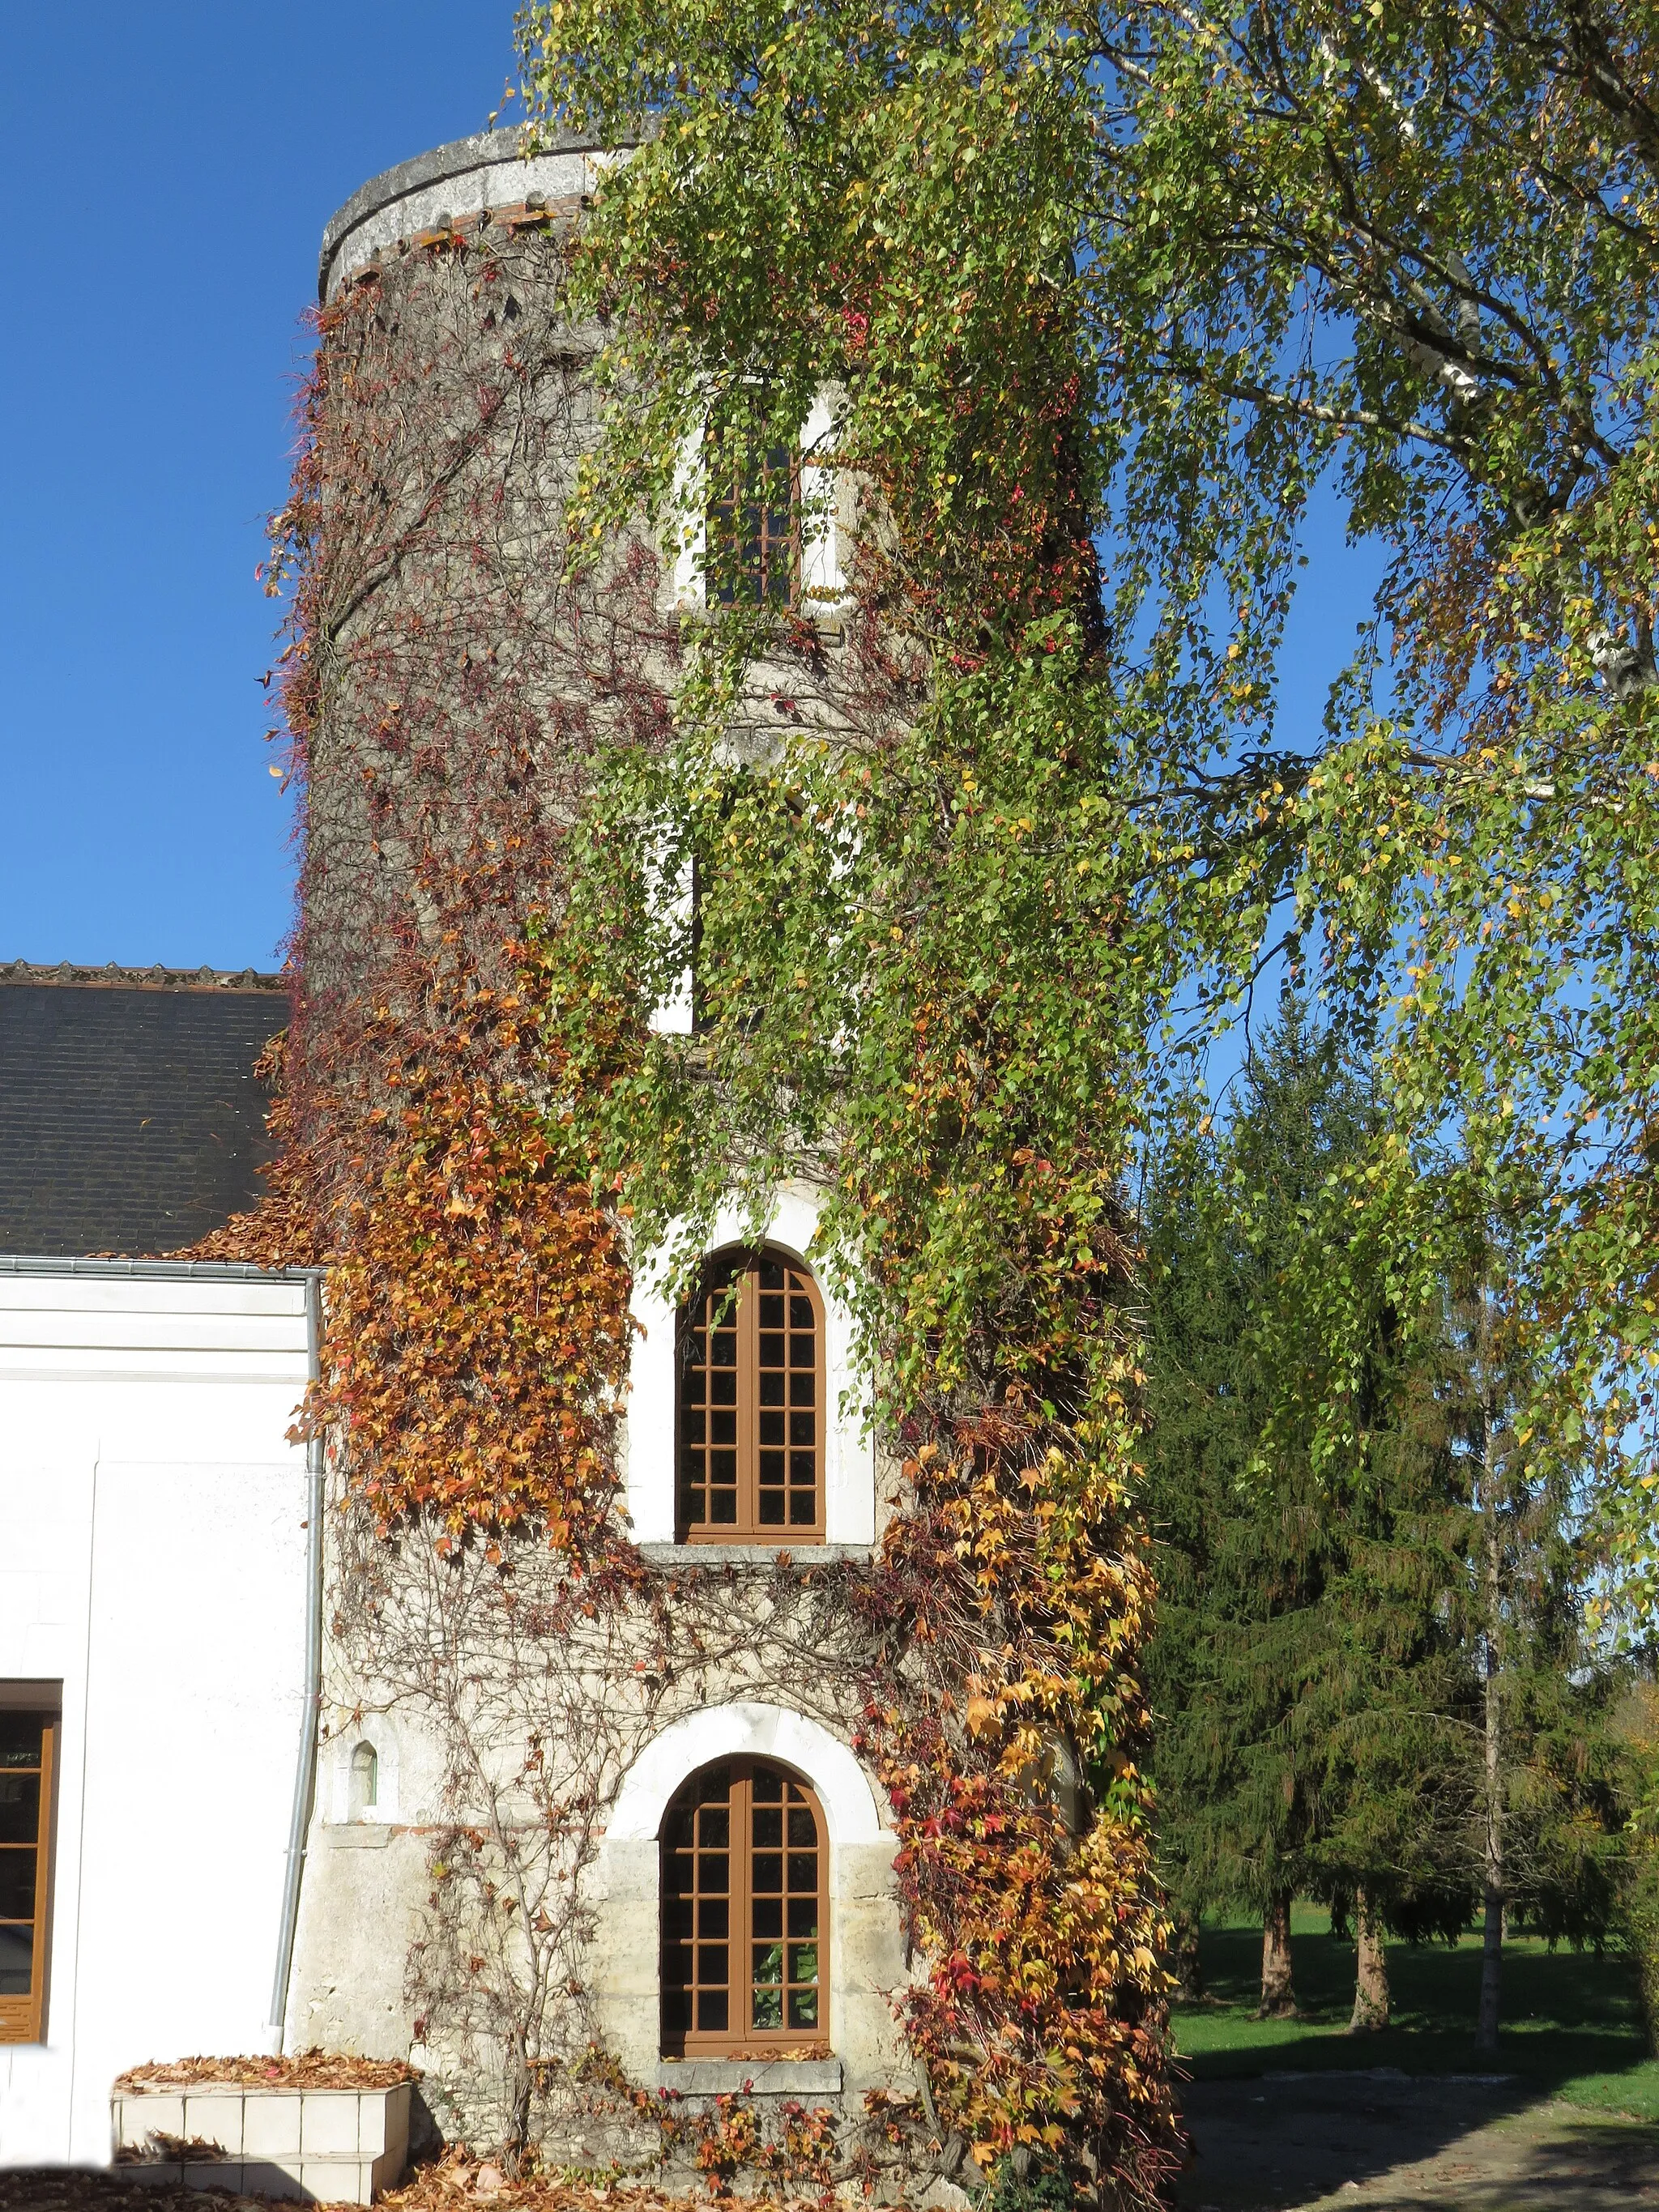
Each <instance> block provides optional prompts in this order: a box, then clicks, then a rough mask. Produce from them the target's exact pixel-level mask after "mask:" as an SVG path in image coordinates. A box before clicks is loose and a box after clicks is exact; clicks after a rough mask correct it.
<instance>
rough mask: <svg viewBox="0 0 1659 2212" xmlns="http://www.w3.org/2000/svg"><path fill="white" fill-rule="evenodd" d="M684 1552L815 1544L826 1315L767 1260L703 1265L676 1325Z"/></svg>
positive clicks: (790, 1269) (798, 1273) (797, 1273)
mask: <svg viewBox="0 0 1659 2212" xmlns="http://www.w3.org/2000/svg"><path fill="white" fill-rule="evenodd" d="M678 1367H679V1390H678V1410H677V1419H678V1430H679V1480H678V1498H677V1504H676V1508H675V1517H676V1521H677V1523H678V1540H679V1541H680V1542H681V1543H683V1544H749V1543H764V1542H766V1541H768V1540H771V1541H778V1540H779V1539H781V1538H786V1537H792V1538H793V1539H794V1541H796V1542H798V1543H799V1542H802V1541H805V1542H808V1543H813V1542H818V1541H822V1538H823V1443H824V1415H825V1407H824V1403H823V1395H824V1389H823V1301H822V1299H821V1298H820V1297H819V1296H818V1290H817V1284H816V1283H815V1282H814V1281H813V1280H812V1278H811V1275H810V1274H809V1273H807V1271H806V1269H805V1267H802V1266H801V1265H800V1263H799V1261H796V1260H790V1259H787V1258H786V1257H785V1256H784V1255H782V1254H781V1253H780V1252H774V1251H770V1250H767V1251H762V1252H758V1253H741V1254H736V1255H729V1254H728V1255H725V1256H724V1257H722V1258H720V1259H718V1260H716V1261H714V1262H712V1263H711V1265H710V1267H709V1271H708V1273H707V1275H705V1277H704V1279H703V1282H702V1286H701V1288H700V1289H699V1290H698V1291H697V1292H696V1295H695V1297H692V1299H691V1300H690V1303H689V1304H688V1305H687V1306H686V1307H685V1308H684V1310H683V1311H682V1314H681V1316H680V1340H679V1360H678Z"/></svg>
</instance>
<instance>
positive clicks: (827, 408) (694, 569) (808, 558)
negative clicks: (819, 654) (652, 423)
mask: <svg viewBox="0 0 1659 2212" xmlns="http://www.w3.org/2000/svg"><path fill="white" fill-rule="evenodd" d="M706 423H707V416H704V417H703V418H702V420H700V421H699V422H698V424H697V427H696V429H695V430H693V431H691V432H690V435H688V436H687V438H686V440H685V441H684V444H683V445H682V446H681V447H680V451H679V458H678V461H677V462H676V464H675V468H674V495H673V510H672V511H673V513H674V514H675V516H676V517H677V520H676V523H675V526H674V527H675V532H676V537H675V544H674V605H676V606H677V607H679V608H682V609H684V610H686V611H693V612H700V611H702V609H703V608H704V607H706V606H707V605H708V595H707V593H706V592H705V591H704V589H703V570H704V566H705V563H706V562H707V561H708V523H707V520H706V519H705V515H704V508H705V507H706V505H707V501H706V498H705V495H704V489H703V483H704V477H703V459H702V443H703V432H704V428H705V426H706ZM835 444H836V418H835V410H834V408H833V406H832V405H831V404H830V398H829V394H828V393H827V392H820V393H819V395H818V397H817V398H816V399H814V401H813V402H812V405H811V410H810V411H809V412H808V414H807V417H806V420H805V422H803V423H802V424H801V427H800V435H799V440H798V441H797V450H798V454H799V461H800V492H801V510H802V517H801V519H802V532H801V575H800V582H801V595H802V599H803V600H804V602H805V605H806V606H807V607H808V608H809V609H811V608H812V607H817V608H820V609H822V610H823V611H824V612H825V613H827V614H833V613H834V611H835V610H836V606H838V605H839V604H840V602H841V601H842V599H845V598H846V596H847V574H846V563H845V562H844V561H843V560H842V541H843V538H845V536H846V534H847V532H848V515H847V513H845V512H844V511H843V507H844V501H843V498H842V487H841V485H840V484H839V483H838V482H837V477H836V469H835V466H834V465H833V462H831V461H830V460H829V459H828V458H826V457H827V456H829V455H830V454H832V453H834V451H835Z"/></svg>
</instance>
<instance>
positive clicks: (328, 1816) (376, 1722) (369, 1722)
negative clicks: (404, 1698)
mask: <svg viewBox="0 0 1659 2212" xmlns="http://www.w3.org/2000/svg"><path fill="white" fill-rule="evenodd" d="M360 1743H366V1744H368V1747H369V1748H370V1749H371V1750H372V1751H373V1752H374V1759H375V1769H374V1803H373V1804H372V1805H365V1806H364V1807H363V1808H362V1809H361V1810H360V1811H356V1812H354V1811H353V1809H352V1803H351V1761H352V1756H353V1754H354V1753H355V1752H356V1749H357V1747H358V1745H359V1744H360ZM327 1781H328V1794H327V1799H326V1808H327V1809H326V1811H325V1814H324V1818H325V1820H326V1822H327V1823H328V1825H329V1826H331V1827H339V1828H343V1827H360V1826H361V1827H389V1826H392V1825H393V1824H394V1823H395V1822H396V1821H397V1820H399V1819H400V1818H401V1817H402V1816H401V1814H400V1811H399V1805H398V1739H397V1737H396V1735H394V1734H393V1733H392V1729H391V1726H390V1725H389V1723H387V1720H386V1716H385V1714H384V1713H359V1714H356V1715H351V1716H343V1717H341V1718H340V1720H339V1721H338V1722H337V1725H336V1732H335V1734H334V1735H333V1738H332V1740H331V1742H330V1744H329V1747H328V1752H327Z"/></svg>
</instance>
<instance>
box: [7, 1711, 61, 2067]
mask: <svg viewBox="0 0 1659 2212" xmlns="http://www.w3.org/2000/svg"><path fill="white" fill-rule="evenodd" d="M57 1748H58V1719H57V1716H56V1715H55V1714H52V1713H38V1712H36V1713H28V1712H9V1711H0V2043H39V2042H40V2039H41V2036H42V2034H43V2033H44V2031H45V2024H46V1908H47V1903H48V1892H49V1890H50V1887H51V1882H50V1879H49V1877H50V1873H51V1869H50V1865H49V1845H50V1840H51V1824H52V1766H53V1762H54V1759H55V1756H56V1753H57Z"/></svg>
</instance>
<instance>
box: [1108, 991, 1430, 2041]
mask: <svg viewBox="0 0 1659 2212" xmlns="http://www.w3.org/2000/svg"><path fill="white" fill-rule="evenodd" d="M1243 1091H1244V1098H1243V1104H1242V1106H1241V1108H1240V1109H1239V1111H1238V1112H1237V1115H1236V1116H1235V1119H1234V1121H1233V1123H1232V1125H1231V1128H1230V1130H1229V1132H1228V1133H1227V1134H1226V1136H1225V1138H1222V1137H1218V1136H1217V1135H1216V1134H1215V1133H1213V1132H1212V1131H1210V1130H1204V1131H1200V1132H1199V1133H1195V1134H1194V1135H1193V1136H1191V1137H1190V1138H1189V1139H1188V1140H1187V1141H1186V1142H1184V1143H1183V1144H1182V1145H1181V1146H1178V1147H1176V1148H1173V1149H1172V1150H1171V1151H1170V1152H1169V1153H1168V1154H1167V1155H1166V1156H1165V1157H1164V1159H1163V1160H1162V1161H1160V1162H1159V1164H1158V1167H1157V1169H1156V1170H1155V1171H1154V1175H1153V1177H1152V1184H1151V1187H1150V1191H1149V1198H1148V1206H1147V1214H1148V1229H1149V1254H1148V1264H1149V1279H1150V1285H1151V1314H1150V1328H1149V1342H1148V1366H1149V1374H1150V1395H1151V1406H1152V1423H1153V1425H1152V1433H1151V1437H1150V1439H1149V1456H1148V1469H1147V1492H1146V1499H1147V1507H1148V1510H1149V1513H1150V1515H1151V1517H1152V1522H1153V1526H1154V1531H1155V1534H1156V1536H1157V1538H1158V1543H1159V1572H1160V1584H1161V1589H1162V1597H1161V1603H1160V1613H1159V1626H1158V1635H1157V1638H1156V1641H1155V1644H1154V1647H1153V1651H1152V1662H1151V1666H1152V1683H1153V1697H1154V1704H1155V1708H1156V1711H1157V1714H1158V1729H1159V1734H1158V1753H1157V1764H1156V1771H1157V1778H1158V1788H1159V1803H1160V1819H1161V1823H1162V1835H1163V1845H1164V1860H1165V1865H1166V1868H1167V1869H1168V1873H1169V1878H1170V1881H1171V1884H1172V1888H1173V1892H1174V1894H1175V1896H1176V1900H1177V1902H1178V1903H1179V1904H1180V1905H1181V1906H1182V1908H1183V1909H1184V1910H1185V1911H1186V1912H1187V1913H1188V1915H1189V1916H1190V1915H1193V1914H1195V1913H1197V1912H1199V1911H1203V1910H1205V1909H1206V1908H1211V1907H1213V1906H1216V1905H1220V1904H1222V1903H1224V1902H1225V1903H1230V1904H1245V1905H1249V1906H1250V1907H1251V1908H1252V1909H1254V1910H1256V1911H1260V1912H1261V1915H1262V1920H1263V1972H1262V1994H1261V2008H1262V2010H1263V2012H1264V2013H1272V2012H1280V2011H1287V2010H1290V2009H1291V2008H1293V2006H1294V1996H1293V1990H1292V1984H1291V1972H1290V1960H1289V1943H1288V1929H1289V1905H1290V1900H1291V1896H1292V1895H1293V1894H1295V1893H1297V1892H1301V1893H1304V1894H1305V1893H1311V1894H1314V1895H1317V1896H1322V1897H1324V1898H1326V1899H1328V1900H1329V1901H1331V1902H1332V1903H1333V1904H1334V1905H1335V1906H1336V1907H1337V1910H1338V1913H1339V1916H1340V1915H1343V1914H1346V1912H1347V1911H1350V1910H1352V1914H1353V1917H1354V1923H1355V1927H1356V1932H1357V1935H1358V1940H1359V1948H1360V1959H1361V1967H1362V1972H1361V1976H1360V1983H1361V1987H1360V1989H1359V1991H1358V1996H1357V2002H1356V2015H1355V2018H1356V2025H1357V2026H1380V2025H1382V2024H1383V2023H1384V2021H1386V2017H1387V1994H1386V1980H1385V1978H1384V1975H1383V1961H1382V1952H1381V1931H1382V1929H1383V1928H1384V1927H1391V1928H1395V1929H1399V1930H1401V1932H1411V1933H1413V1934H1415V1933H1421V1932H1425V1931H1426V1930H1428V1929H1441V1928H1445V1927H1447V1926H1455V1925H1457V1924H1459V1923H1461V1922H1462V1919H1463V1918H1464V1917H1465V1916H1466V1914H1467V1911H1468V1906H1469V1904H1470V1902H1471V1898H1470V1893H1469V1888H1468V1872H1467V1864H1466V1853H1465V1852H1464V1851H1463V1850H1462V1829H1463V1827H1464V1826H1465V1825H1466V1808H1465V1805H1464V1802H1463V1795H1462V1793H1460V1790H1459V1789H1458V1786H1457V1781H1456V1776H1457V1773H1458V1770H1459V1767H1460V1764H1461V1761H1460V1758H1459V1754H1458V1751H1457V1748H1456V1745H1455V1740H1454V1739H1455V1732H1456V1730H1457V1727H1458V1721H1459V1717H1460V1708H1462V1709H1463V1711H1462V1716H1461V1717H1462V1721H1463V1723H1464V1730H1465V1732H1467V1728H1468V1724H1469V1721H1470V1717H1471V1700H1472V1692H1473V1685H1472V1682H1471V1680H1470V1678H1469V1676H1468V1667H1467V1661H1466V1657H1465V1655H1464V1654H1463V1652H1462V1648H1461V1645H1460V1643H1459V1640H1458V1638H1456V1636H1455V1634H1453V1633H1452V1632H1449V1628H1448V1626H1447V1620H1446V1609H1445V1608H1444V1607H1443V1606H1441V1605H1439V1604H1438V1603H1437V1601H1438V1600H1439V1599H1440V1598H1441V1597H1442V1595H1443V1593H1444V1592H1445V1591H1446V1590H1447V1589H1448V1588H1449V1587H1455V1586H1456V1584H1457V1583H1459V1581H1460V1580H1461V1568H1460V1562H1459V1555H1458V1540H1459V1537H1460V1535H1461V1533H1462V1525H1463V1519H1464V1516H1463V1515H1462V1511H1461V1508H1460V1504H1459V1499H1458V1494H1457V1491H1456V1480H1457V1477H1456V1471H1455V1468H1454V1467H1453V1465H1452V1462H1451V1460H1450V1457H1449V1454H1448V1453H1447V1452H1446V1450H1445V1449H1444V1448H1443V1436H1442V1433H1441V1427H1440V1423H1439V1419H1438V1413H1437V1406H1436V1402H1435V1401H1434V1398H1433V1395H1432V1391H1431V1389H1428V1387H1427V1383H1426V1378H1425V1375H1424V1373H1423V1371H1422V1363H1421V1361H1420V1359H1419V1358H1417V1356H1416V1349H1415V1347H1414V1346H1412V1345H1411V1344H1410V1343H1409V1342H1408V1341H1407V1340H1406V1336H1405V1333H1404V1332H1403V1330H1402V1328H1401V1322H1400V1318H1399V1316H1397V1315H1395V1313H1394V1312H1393V1311H1392V1310H1390V1309H1389V1306H1388V1304H1387V1300H1386V1298H1385V1297H1383V1295H1382V1293H1381V1290H1380V1287H1379V1290H1378V1294H1377V1296H1376V1298H1375V1300H1374V1308H1375V1310H1374V1313H1373V1316H1372V1328H1371V1338H1372V1341H1371V1345H1370V1361H1369V1367H1368V1371H1367V1372H1366V1374H1365V1375H1364V1378H1363V1382H1362V1389H1363V1392H1364V1396H1365V1398H1366V1401H1367V1403H1366V1406H1365V1408H1364V1419H1363V1422H1362V1425H1361V1431H1360V1443H1359V1448H1358V1450H1357V1451H1355V1452H1354V1453H1353V1454H1352V1455H1351V1458H1350V1463H1349V1464H1347V1465H1346V1467H1344V1468H1341V1469H1339V1470H1333V1469H1331V1468H1328V1467H1326V1468H1321V1467H1318V1466H1316V1462H1315V1457H1314V1454H1313V1451H1312V1449H1311V1443H1312V1439H1311V1436H1310V1425H1311V1423H1312V1421H1313V1419H1314V1416H1315V1412H1316V1407H1315V1404H1314V1402H1313V1400H1312V1398H1311V1397H1310V1394H1311V1393H1316V1389H1317V1385H1318V1354H1317V1346H1316V1345H1315V1346H1310V1345H1309V1344H1308V1343H1307V1341H1306V1333H1305V1331H1304V1330H1302V1329H1300V1328H1297V1325H1296V1306H1297V1299H1298V1297H1299V1294H1300V1291H1301V1288H1302V1283H1303V1276H1304V1270H1305V1268H1306V1267H1307V1266H1308V1265H1309V1263H1310V1261H1319V1260H1322V1258H1323V1256H1324V1255H1322V1253H1321V1251H1320V1249H1319V1243H1318V1233H1317V1231H1316V1226H1315V1225H1316V1221H1317V1219H1318V1218H1319V1215H1320V1209H1321V1206H1322V1199H1323V1194H1325V1192H1326V1190H1327V1188H1328V1184H1329V1183H1330V1182H1331V1179H1332V1177H1333V1176H1334V1174H1335V1173H1336V1171H1337V1170H1338V1169H1339V1168H1340V1166H1341V1165H1342V1164H1345V1163H1352V1161H1354V1160H1356V1159H1358V1158H1360V1157H1361V1156H1362V1155H1363V1153H1364V1150H1365V1148H1366V1146H1368V1144H1369V1143H1370V1140H1371V1139H1372V1137H1373V1136H1374V1134H1375V1132H1376V1109H1375V1108H1374V1105H1373V1103H1372V1102H1371V1100H1370V1096H1369V1094H1368V1092H1367V1090H1366V1087H1365V1085H1364V1082H1363V1080H1362V1079H1361V1078H1360V1077H1359V1075H1358V1073H1356V1072H1355V1070H1354V1069H1353V1068H1352V1066H1350V1065H1348V1064H1347V1063H1346V1061H1345V1060H1344V1058H1343V1055H1342V1054H1341V1053H1340V1048H1339V1047H1338V1045H1337V1043H1336V1042H1335V1041H1334V1039H1333V1038H1332V1037H1331V1036H1330V1035H1329V1034H1328V1033H1321V1032H1319V1031H1318V1030H1316V1028H1315V1027H1314V1026H1313V1025H1312V1024H1311V1023H1310V1020H1309V1018H1308V1017H1307V1014H1306V1012H1305V1011H1304V1009H1303V1008H1302V1006H1300V1005H1299V1004H1298V1003H1297V1001H1295V1000H1286V1001H1285V1005H1284V1007H1283V1009H1282V1011H1281V1014H1280V1017H1279V1021H1278V1022H1277V1024H1275V1025H1274V1026H1273V1029H1272V1030H1271V1031H1270V1032H1269V1035H1268V1036H1267V1039H1266V1041H1265V1043H1264V1045H1263V1048H1262V1049H1261V1051H1260V1052H1259V1054H1256V1055H1255V1058H1254V1060H1253V1061H1252V1063H1251V1065H1250V1066H1249V1070H1248V1071H1247V1073H1246V1076H1245V1078H1244V1081H1243Z"/></svg>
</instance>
